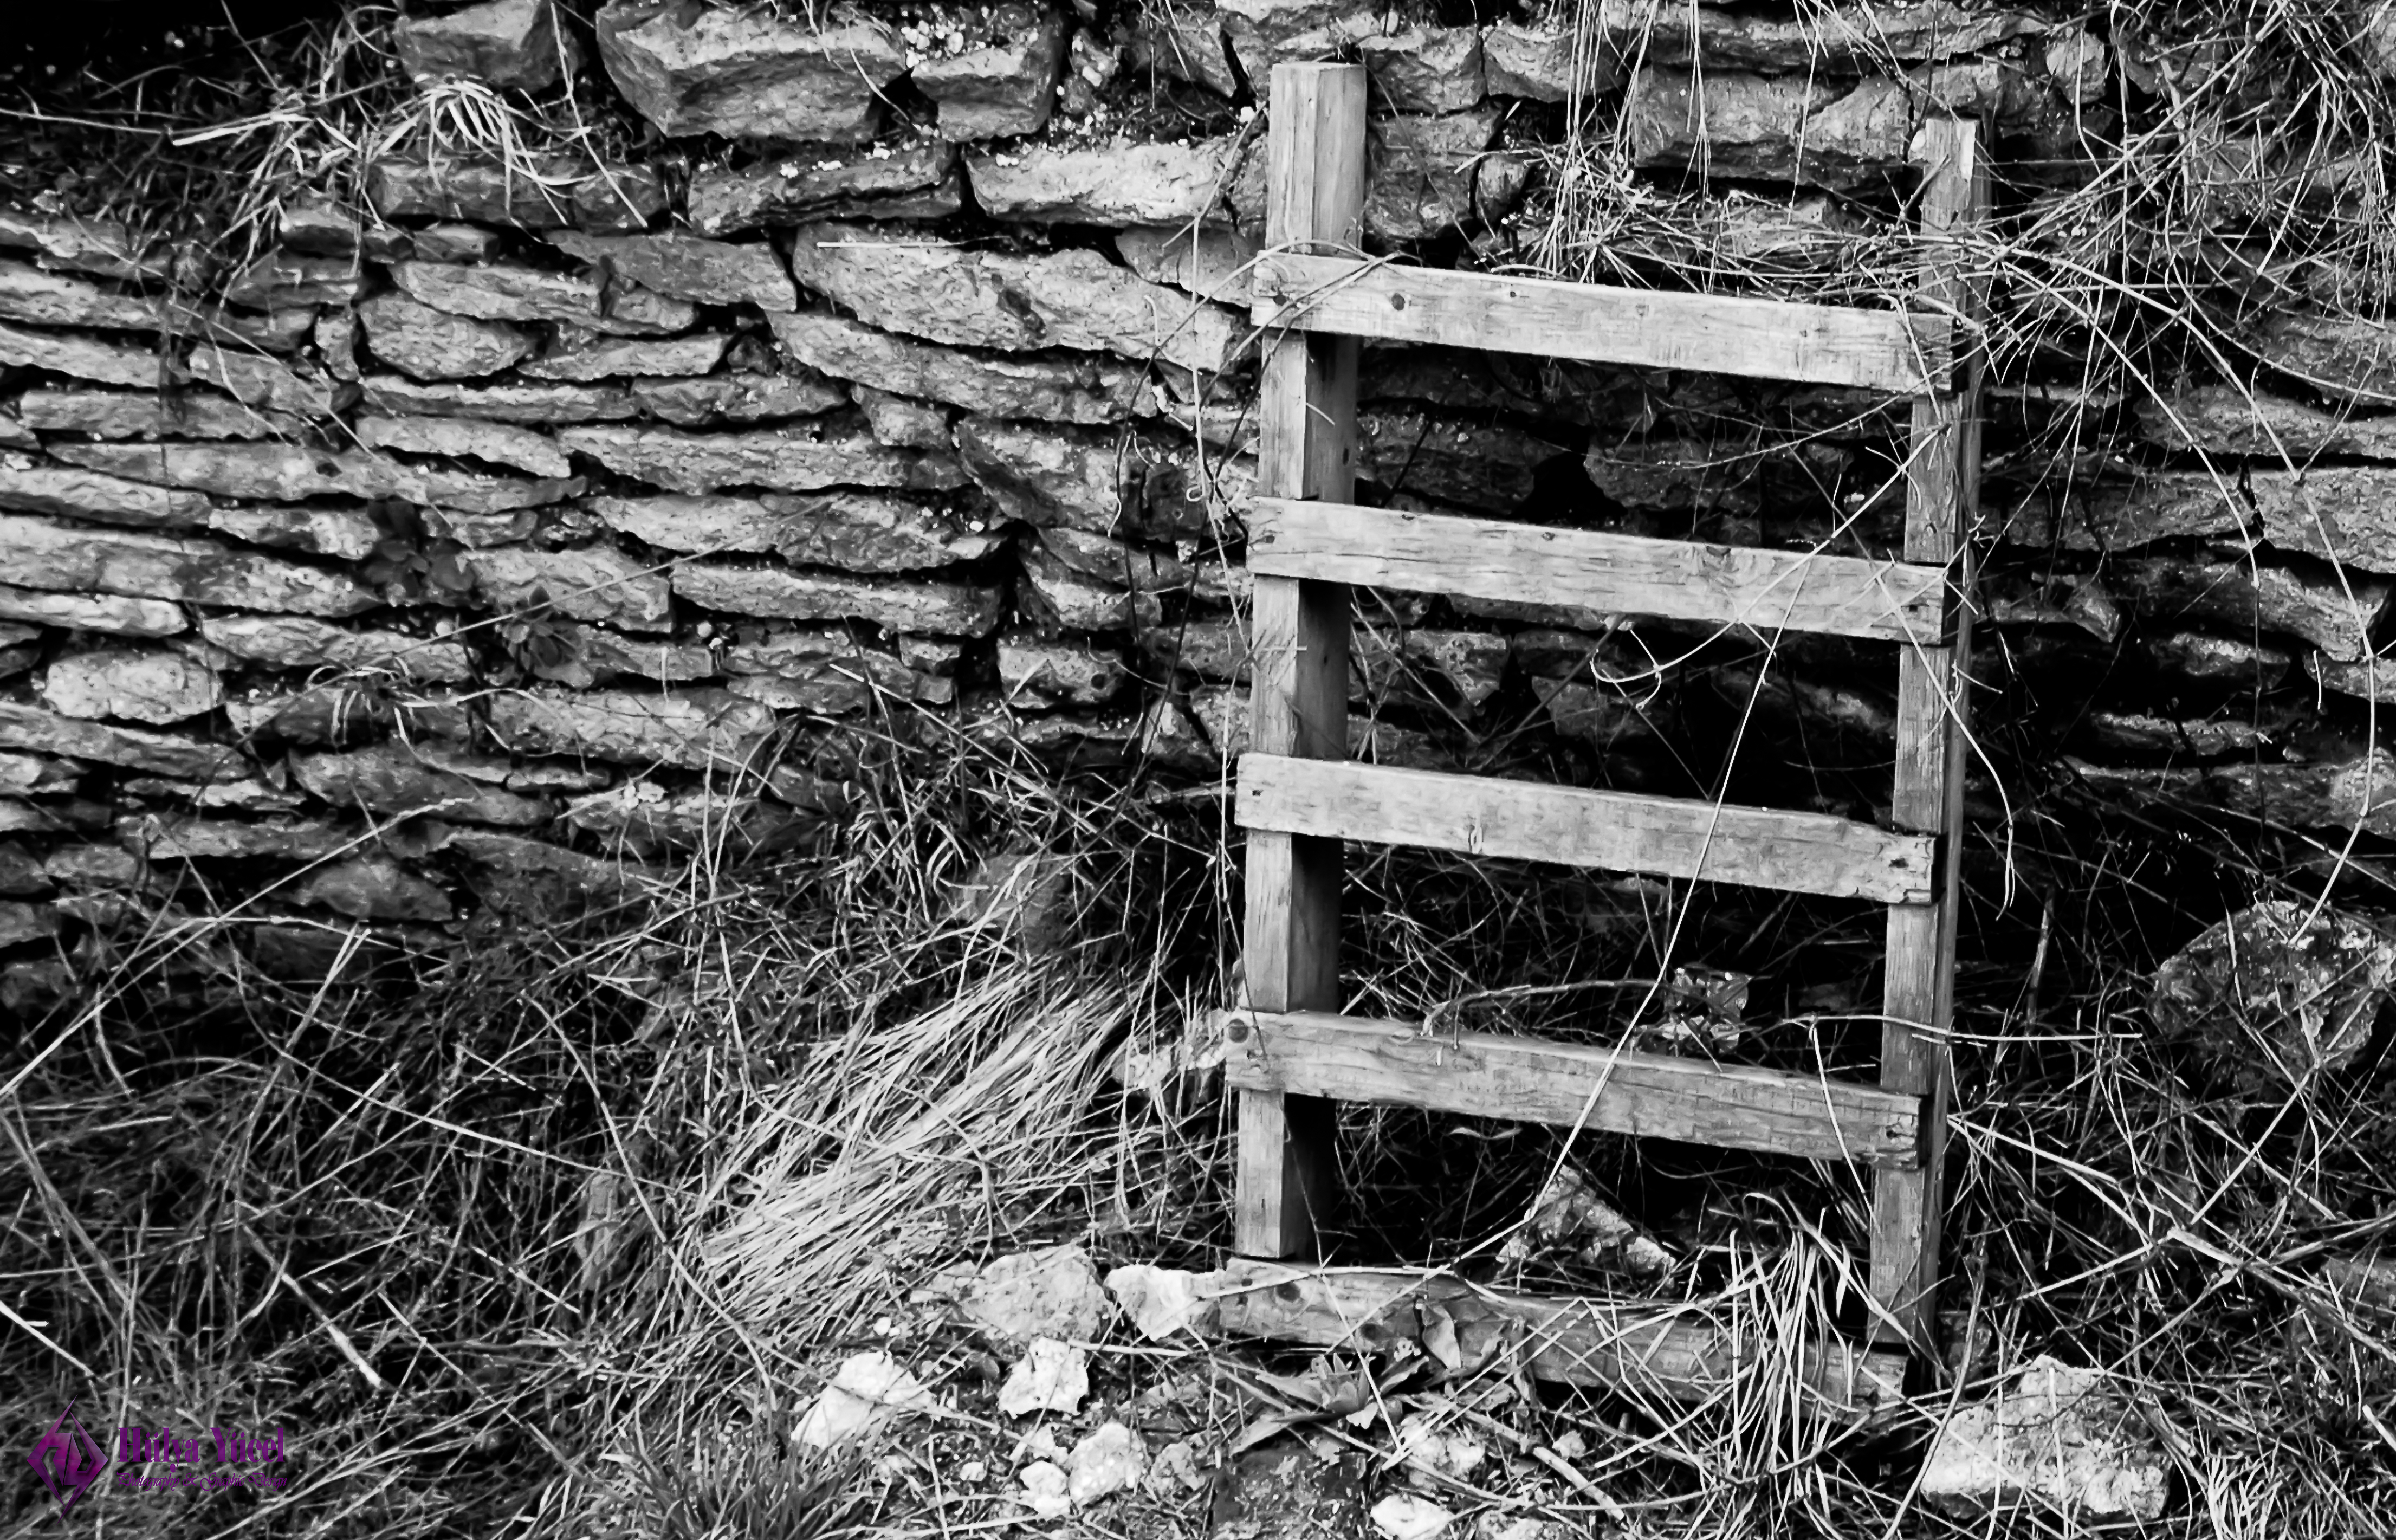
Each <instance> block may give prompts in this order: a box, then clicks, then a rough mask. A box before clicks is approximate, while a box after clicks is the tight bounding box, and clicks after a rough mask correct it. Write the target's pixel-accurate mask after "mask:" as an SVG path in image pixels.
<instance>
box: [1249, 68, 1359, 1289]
mask: <svg viewBox="0 0 2396 1540" xmlns="http://www.w3.org/2000/svg"><path fill="white" fill-rule="evenodd" d="M1271 113H1272V117H1271V145H1270V150H1271V154H1270V169H1271V184H1270V185H1271V192H1270V194H1269V201H1268V202H1267V204H1266V213H1265V241H1266V244H1267V245H1268V246H1271V247H1274V248H1285V249H1292V248H1294V249H1299V250H1304V249H1308V247H1309V245H1310V243H1324V244H1325V245H1326V246H1330V247H1337V246H1347V247H1349V248H1351V250H1352V249H1353V248H1354V247H1355V246H1357V244H1358V241H1359V237H1360V235H1361V232H1362V227H1363V219H1364V69H1363V68H1362V67H1361V66H1358V65H1354V64H1282V65H1277V66H1275V68H1274V70H1273V74H1272V103H1271ZM1355 443H1356V342H1355V339H1352V338H1345V337H1325V336H1317V335H1312V334H1309V333H1306V332H1301V331H1296V330H1291V331H1284V332H1279V333H1274V334H1271V335H1269V336H1268V337H1267V339H1266V341H1265V352H1264V381H1263V402H1262V405H1261V406H1260V408H1259V413H1258V449H1257V489H1258V491H1259V492H1260V493H1263V494H1265V495H1267V496H1270V497H1279V498H1329V499H1332V500H1335V501H1338V502H1347V501H1350V500H1351V498H1353V495H1354V484H1355V475H1356V470H1355ZM1251 624H1252V626H1253V631H1252V636H1251V645H1252V661H1251V664H1250V671H1251V675H1252V678H1253V681H1254V683H1253V684H1251V686H1250V691H1251V694H1250V718H1249V722H1250V739H1251V742H1252V744H1253V747H1254V748H1255V750H1256V751H1257V752H1258V753H1263V754H1286V755H1292V756H1296V757H1299V758H1306V759H1342V758H1345V757H1346V755H1347V752H1348V587H1347V585H1346V584H1344V583H1323V582H1309V581H1304V580H1301V579H1298V578H1258V579H1257V580H1256V599H1255V608H1254V614H1253V619H1252V622H1251ZM1340 876H1341V860H1340V845H1339V842H1338V840H1336V839H1324V838H1321V837H1317V836H1309V835H1298V834H1278V833H1268V832H1263V831H1256V832H1251V833H1250V834H1249V835H1248V847H1247V911H1248V912H1247V990H1248V999H1247V1002H1248V1004H1250V1005H1251V1006H1253V1007H1254V1008H1255V1009H1257V1010H1258V1011H1266V1012H1281V1011H1298V1010H1323V1011H1336V1010H1338V1008H1339V883H1340ZM1240 1030H1241V1028H1240V1026H1239V1025H1238V1023H1237V1021H1236V1020H1235V1021H1234V1022H1233V1024H1232V1025H1231V1031H1234V1032H1237V1031H1240ZM1239 1117H1240V1125H1239V1175H1238V1191H1237V1196H1236V1201H1235V1214H1234V1221H1233V1230H1234V1237H1233V1244H1234V1245H1235V1246H1237V1247H1238V1249H1239V1250H1240V1251H1242V1252H1245V1253H1246V1254H1247V1255H1251V1256H1264V1257H1285V1256H1294V1255H1298V1254H1300V1253H1302V1252H1307V1251H1310V1250H1311V1248H1312V1246H1313V1244H1314V1215H1315V1214H1316V1212H1317V1210H1318V1206H1319V1205H1320V1204H1321V1203H1323V1202H1324V1201H1326V1200H1327V1199H1328V1197H1329V1195H1330V1192H1331V1187H1332V1183H1331V1177H1332V1127H1333V1109H1332V1106H1331V1104H1330V1103H1329V1102H1327V1101H1324V1100H1321V1099H1320V1098H1317V1097H1312V1096H1293V1095H1280V1094H1277V1093H1274V1092H1269V1091H1243V1092H1241V1093H1240V1110H1239Z"/></svg>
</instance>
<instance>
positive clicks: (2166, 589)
mask: <svg viewBox="0 0 2396 1540" xmlns="http://www.w3.org/2000/svg"><path fill="white" fill-rule="evenodd" d="M2110 571H2111V572H2112V573H2113V575H2114V577H2115V578H2116V580H2117V581H2118V582H2119V584H2120V586H2121V587H2122V589H2123V591H2125V592H2126V593H2127V594H2128V595H2129V596H2130V598H2131V599H2132V600H2133V602H2134V603H2135V604H2136V608H2137V609H2138V611H2139V612H2140V613H2141V614H2144V615H2150V616H2156V617H2164V618H2176V617H2189V618H2201V619H2209V620H2218V621H2225V622H2227V623H2229V624H2230V625H2232V626H2242V627H2252V626H2261V627H2263V628H2264V629H2265V630H2267V631H2288V632H2290V633H2292V634H2294V635H2296V636H2301V637H2303V638H2304V639H2305V640H2306V641H2308V642H2310V643H2311V644H2313V645H2315V646H2317V647H2319V648H2320V649H2321V650H2322V651H2323V652H2324V653H2326V654H2328V655H2329V657H2332V658H2334V659H2336V660H2337V661H2339V662H2345V663H2350V662H2353V661H2354V660H2355V659H2357V658H2359V657H2363V654H2364V653H2365V652H2367V651H2369V649H2370V633H2371V631H2372V628H2373V627H2375V626H2376V625H2377V624H2378V621H2379V617H2381V616H2382V615H2383V614H2384V613H2385V612H2386V610H2387V607H2388V598H2389V592H2390V591H2391V590H2390V585H2389V584H2388V583H2386V582H2383V581H2380V580H2378V579H2376V578H2372V579H2365V578H2359V577H2358V578H2349V579H2348V581H2347V583H2346V584H2344V585H2341V584H2340V583H2339V582H2338V580H2337V578H2336V577H2335V576H2333V575H2332V574H2330V573H2327V572H2323V573H2321V574H2319V575H2315V574H2312V573H2310V572H2299V571H2296V570H2292V569H2290V568H2286V567H2276V566H2262V567H2258V566H2253V565H2250V564H2247V563H2244V562H2190V561H2186V560H2180V559H2176V558H2172V557H2147V558H2144V559H2141V560H2137V561H2132V562H2123V563H2119V564H2115V565H2114V566H2113V567H2112V568H2110ZM2349 589H2350V590H2351V592H2352V598H2351V599H2349V597H2348V591H2349Z"/></svg>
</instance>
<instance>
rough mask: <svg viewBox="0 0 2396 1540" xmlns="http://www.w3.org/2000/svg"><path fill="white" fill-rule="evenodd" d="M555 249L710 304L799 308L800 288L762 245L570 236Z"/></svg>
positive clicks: (691, 238)
mask: <svg viewBox="0 0 2396 1540" xmlns="http://www.w3.org/2000/svg"><path fill="white" fill-rule="evenodd" d="M549 242H550V245H552V246H555V247H557V248H558V249H559V250H560V251H563V252H565V253H566V254H567V255H568V256H570V257H579V258H580V259H582V260H584V261H586V262H592V263H605V264H606V266H607V268H608V269H609V270H610V271H611V272H615V273H617V274H619V275H620V276H622V277H625V278H629V279H631V280H632V282H633V283H636V284H638V285H641V286H642V287H644V288H647V289H652V290H654V291H656V292H657V293H659V294H664V295H670V296H672V297H673V298H675V299H695V300H698V301H699V302H700V303H702V304H709V305H742V304H747V305H755V306H756V307H758V308H759V309H760V310H766V311H787V310H796V309H798V305H799V295H798V290H797V289H796V288H794V287H793V286H792V284H791V274H790V271H789V270H788V269H787V268H785V267H783V266H782V259H780V258H779V257H778V256H776V255H775V254H774V248H773V247H772V246H770V245H768V244H766V243H765V242H763V241H752V242H744V243H740V244H737V245H736V244H734V243H731V242H727V241H711V240H706V239H703V238H701V237H699V236H697V235H684V234H679V233H673V232H669V233H666V234H661V235H585V234H582V233H580V232H564V233H560V234H556V235H552V236H551V237H550V238H549Z"/></svg>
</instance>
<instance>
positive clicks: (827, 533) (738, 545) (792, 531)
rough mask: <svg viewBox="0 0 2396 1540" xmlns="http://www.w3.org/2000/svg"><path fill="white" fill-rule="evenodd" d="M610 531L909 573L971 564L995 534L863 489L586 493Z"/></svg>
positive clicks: (677, 546) (670, 544)
mask: <svg viewBox="0 0 2396 1540" xmlns="http://www.w3.org/2000/svg"><path fill="white" fill-rule="evenodd" d="M583 506H584V507H585V508H586V509H588V510H589V511H591V513H592V515H594V516H595V517H596V518H598V520H599V521H600V522H601V523H602V524H606V526H607V527H608V528H610V529H615V530H620V531H622V532H623V533H624V534H627V535H631V536H633V537H635V538H639V539H642V540H646V541H647V542H648V543H649V544H650V545H653V546H659V547H662V548H664V549H665V550H668V551H697V552H701V553H705V554H713V553H716V552H719V551H772V552H773V553H774V554H776V555H778V556H779V557H781V558H782V560H784V561H786V562H795V563H799V564H804V565H807V566H832V567H841V568H845V569H846V570H848V571H851V572H909V571H914V570H917V569H920V568H924V567H936V566H947V565H949V564H952V563H956V562H973V561H979V560H980V559H981V558H982V557H984V556H987V555H989V554H990V553H991V552H992V551H995V550H996V549H998V546H999V544H1000V537H999V536H998V535H997V534H995V533H985V532H982V531H978V530H973V529H969V528H967V527H965V525H964V524H961V523H960V522H959V521H958V520H957V519H956V518H954V517H953V516H952V515H949V514H947V513H943V512H941V511H939V510H938V509H934V508H927V507H925V506H924V505H922V504H920V503H914V502H910V501H908V500H907V499H905V498H893V497H885V496H881V495H879V494H875V493H871V492H850V491H832V492H827V493H825V494H823V495H821V496H819V497H776V496H771V495H768V496H765V497H757V498H739V497H659V498H592V499H591V500H590V501H588V502H587V503H585V504H584V505H583Z"/></svg>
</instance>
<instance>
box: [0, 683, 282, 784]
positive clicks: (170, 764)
mask: <svg viewBox="0 0 2396 1540" xmlns="http://www.w3.org/2000/svg"><path fill="white" fill-rule="evenodd" d="M0 749H21V750H31V751H32V752H33V753H37V754H64V755H67V756H68V757H70V758H73V759H79V760H93V761H97V762H98V763H101V764H121V765H125V766H126V767H127V768H130V769H135V770H148V771H152V772H153V773H155V774H157V775H161V776H173V777H177V778H178V779H180V780H194V781H207V780H215V779H219V778H224V777H235V776H239V775H240V774H242V772H243V770H244V769H245V768H246V761H244V760H243V759H242V757H241V755H240V754H239V753H238V752H237V751H236V750H232V749H227V748H222V747H220V746H219V745H217V744H213V743H202V742H200V741H198V740H197V739H195V738H188V737H175V736H173V735H170V734H166V733H150V732H143V731H141V730H140V729H138V728H133V727H111V726H108V725H105V724H101V723H97V722H83V721H78V720H77V719H75V718H73V717H69V716H60V714H59V713H57V712H56V711H46V710H41V709H39V708H38V707H33V706H15V705H10V704H8V703H7V702H0Z"/></svg>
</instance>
